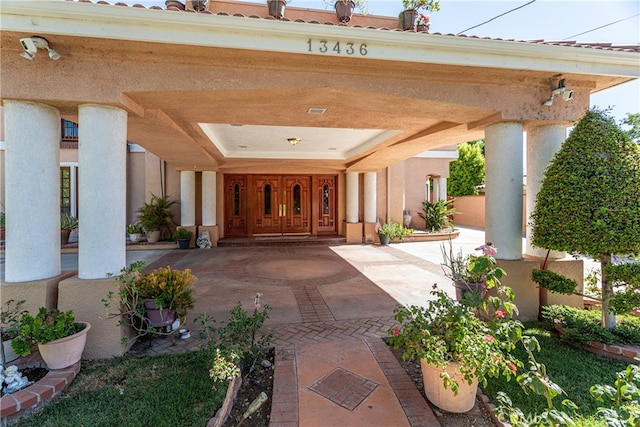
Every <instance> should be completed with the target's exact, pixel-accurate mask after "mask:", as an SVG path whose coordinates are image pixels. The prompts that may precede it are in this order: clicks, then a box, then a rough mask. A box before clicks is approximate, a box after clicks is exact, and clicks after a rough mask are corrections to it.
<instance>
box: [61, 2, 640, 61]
mask: <svg viewBox="0 0 640 427" xmlns="http://www.w3.org/2000/svg"><path fill="white" fill-rule="evenodd" d="M67 1H73V0H67ZM77 1H79V2H82V3H96V4H105V5H110V6H114V5H115V6H129V5H128V4H126V3H122V2H116V3H109V2H108V1H105V0H96V1H93V0H77ZM130 7H136V8H146V6H144V5H141V4H134V5H133V6H130ZM148 9H154V10H170V11H172V12H174V11H179V12H188V13H200V14H206V15H218V16H234V17H238V18H252V19H264V20H273V21H287V22H298V23H302V24H322V25H338V26H350V27H351V28H365V29H375V30H381V31H399V32H405V31H406V32H414V31H413V30H402V29H401V28H387V27H373V26H366V27H364V26H360V25H348V24H344V23H340V24H336V23H334V22H319V21H315V20H312V21H305V20H303V19H296V20H295V21H291V20H290V19H288V18H286V17H284V18H282V19H276V18H274V17H272V16H258V15H250V16H245V15H243V14H241V13H237V14H234V15H229V14H228V13H225V12H218V13H213V12H210V11H208V10H205V11H203V12H196V11H194V10H189V9H186V10H180V9H178V8H177V7H175V6H170V7H168V8H166V9H163V8H162V7H160V6H150V7H148ZM422 34H425V35H438V36H445V37H465V38H472V39H482V40H496V41H508V42H515V43H530V44H531V43H532V44H543V45H550V46H568V47H576V48H584V49H601V50H611V51H618V52H640V44H628V45H616V46H614V45H612V44H611V43H602V42H593V43H586V42H576V41H569V40H560V41H553V40H544V39H535V40H517V39H503V38H500V37H479V36H473V35H471V36H470V35H466V34H459V35H458V34H453V33H446V34H445V33H427V32H423V33H422Z"/></svg>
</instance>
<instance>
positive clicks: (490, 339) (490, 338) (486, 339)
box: [484, 334, 494, 342]
mask: <svg viewBox="0 0 640 427" xmlns="http://www.w3.org/2000/svg"><path fill="white" fill-rule="evenodd" d="M484 340H485V341H487V342H493V340H494V338H493V337H492V336H491V335H489V334H484Z"/></svg>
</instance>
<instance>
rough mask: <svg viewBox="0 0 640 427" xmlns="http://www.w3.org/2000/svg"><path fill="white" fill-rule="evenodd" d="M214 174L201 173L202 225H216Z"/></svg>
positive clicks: (209, 172) (208, 172)
mask: <svg viewBox="0 0 640 427" xmlns="http://www.w3.org/2000/svg"><path fill="white" fill-rule="evenodd" d="M216 209H217V206H216V172H211V171H204V172H202V225H217V218H216Z"/></svg>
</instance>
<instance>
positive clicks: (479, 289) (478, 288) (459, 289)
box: [454, 282, 487, 301]
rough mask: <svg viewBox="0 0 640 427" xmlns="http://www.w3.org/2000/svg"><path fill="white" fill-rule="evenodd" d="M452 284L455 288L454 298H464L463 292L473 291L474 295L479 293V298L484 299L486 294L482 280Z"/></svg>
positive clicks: (460, 299)
mask: <svg viewBox="0 0 640 427" xmlns="http://www.w3.org/2000/svg"><path fill="white" fill-rule="evenodd" d="M454 286H455V288H456V299H457V300H458V301H462V300H463V299H464V294H466V293H469V292H471V293H473V294H475V295H479V296H480V298H482V299H484V298H486V296H487V286H486V284H485V283H484V282H479V283H464V282H455V283H454Z"/></svg>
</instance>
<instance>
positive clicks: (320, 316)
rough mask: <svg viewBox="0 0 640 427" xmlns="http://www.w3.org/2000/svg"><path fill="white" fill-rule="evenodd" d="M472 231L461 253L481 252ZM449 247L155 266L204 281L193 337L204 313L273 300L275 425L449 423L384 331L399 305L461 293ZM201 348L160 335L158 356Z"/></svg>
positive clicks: (218, 256) (187, 260) (252, 250)
mask: <svg viewBox="0 0 640 427" xmlns="http://www.w3.org/2000/svg"><path fill="white" fill-rule="evenodd" d="M469 234H473V236H465V237H464V238H465V239H469V242H465V241H463V240H461V241H460V243H457V244H455V245H454V250H457V249H458V247H463V248H464V249H463V250H465V251H467V250H469V251H470V252H473V248H474V247H476V246H478V245H480V244H481V243H482V242H483V240H484V239H483V235H484V233H483V232H478V231H473V230H469ZM476 234H478V235H477V236H476ZM479 234H481V235H482V237H481V236H479ZM476 238H479V239H478V240H477V241H475V240H476ZM471 241H473V243H471ZM454 242H455V241H454ZM440 245H441V242H420V243H402V244H392V245H390V246H380V245H342V246H333V247H327V246H299V245H295V244H288V245H286V246H270V247H240V248H238V247H218V248H213V249H211V250H190V251H179V250H173V251H170V252H168V253H166V254H165V255H164V256H162V257H160V258H159V259H156V260H155V261H154V262H153V263H152V264H150V265H148V266H147V268H155V267H159V266H165V265H171V266H172V267H173V268H177V269H184V268H190V269H191V270H192V272H193V273H194V274H195V275H196V276H197V277H198V278H199V285H198V288H197V291H196V293H195V296H196V306H195V308H194V309H193V310H192V311H191V316H190V317H189V319H188V320H189V323H188V324H187V325H186V326H187V327H188V328H189V329H191V331H192V335H193V336H195V335H197V334H195V333H193V332H195V331H196V329H197V328H198V325H196V324H195V323H193V319H192V318H193V317H195V316H196V315H197V314H198V313H201V312H207V313H208V314H209V315H211V316H213V317H214V318H215V319H216V320H217V321H218V322H219V321H221V320H225V319H226V318H227V316H228V312H229V310H231V309H232V308H233V307H234V306H236V305H237V304H238V303H241V304H242V306H243V307H244V308H245V309H246V310H252V309H253V302H254V297H255V295H256V293H260V294H262V296H261V303H262V304H263V305H268V306H269V307H271V311H270V313H269V314H270V315H269V319H268V320H267V322H266V325H265V329H266V330H267V331H269V332H272V333H273V334H274V339H273V341H272V343H273V344H274V345H275V348H276V369H275V373H274V395H273V402H272V409H271V426H274V427H293V426H323V427H324V426H439V425H440V424H439V423H438V421H437V419H436V417H435V415H434V414H433V412H432V411H431V409H430V407H429V405H428V404H427V403H426V402H425V401H424V398H423V397H422V396H421V395H420V393H419V392H418V391H417V390H416V388H415V386H414V385H413V383H412V382H411V380H410V379H409V377H408V376H407V375H406V373H405V371H404V369H403V368H402V367H401V366H400V365H399V364H398V362H397V361H396V359H395V357H394V356H393V354H392V353H391V351H390V350H389V348H388V347H387V345H386V344H385V343H384V342H383V341H382V339H381V338H382V337H385V336H387V331H388V330H389V328H391V327H392V326H393V325H394V320H393V317H392V316H393V309H394V308H395V307H396V306H397V305H398V304H423V303H424V302H425V301H426V300H427V299H428V298H429V292H430V291H431V289H432V285H433V284H434V283H438V286H439V287H440V288H441V289H444V290H445V291H447V292H448V293H450V294H451V295H454V294H455V291H454V288H453V286H452V285H451V283H450V281H449V280H448V279H446V278H445V277H444V276H443V274H442V268H441V267H440V262H441V252H440ZM411 252H415V253H416V254H418V255H419V256H416V255H414V254H412V253H411ZM430 259H432V261H431V260H430ZM197 345H198V340H197V338H191V339H188V340H184V341H181V340H178V341H177V345H175V346H172V345H171V343H170V342H169V340H164V339H156V340H154V341H153V344H152V347H151V348H150V349H149V350H148V353H150V354H154V353H164V352H174V351H185V350H188V349H195V348H196V347H197Z"/></svg>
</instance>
